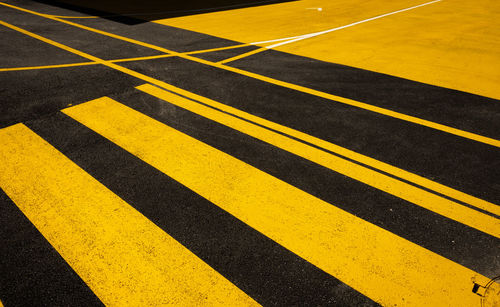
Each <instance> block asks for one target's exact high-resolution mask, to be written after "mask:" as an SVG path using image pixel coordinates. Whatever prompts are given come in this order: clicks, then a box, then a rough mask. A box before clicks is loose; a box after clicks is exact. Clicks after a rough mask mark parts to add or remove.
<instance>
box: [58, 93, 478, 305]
mask: <svg viewBox="0 0 500 307" xmlns="http://www.w3.org/2000/svg"><path fill="white" fill-rule="evenodd" d="M63 112H64V113H65V114H67V115H69V116H70V117H72V118H74V119H75V120H77V121H79V122H81V123H82V124H84V125H86V126H87V127H89V128H90V129H92V130H94V131H96V132H97V133H99V134H101V135H102V136H104V137H106V138H108V139H109V140H111V141H112V142H114V143H116V144H117V145H119V146H121V147H123V148H124V149H126V150H128V151H129V152H131V153H132V154H134V155H136V156H137V157H139V158H141V159H142V160H144V161H145V162H147V163H149V164H151V165H152V166H154V167H155V168H157V169H158V170H160V171H162V172H164V173H165V174H166V175H168V176H170V177H171V178H173V179H175V180H177V181H179V182H180V183H182V184H183V185H185V186H186V187H188V188H190V189H191V190H193V191H194V192H196V193H198V194H200V195H201V196H203V197H205V198H206V199H208V200H210V201H211V202H213V203H214V204H216V205H217V206H219V207H221V208H222V209H224V210H226V211H228V212H229V213H230V214H232V215H234V216H235V217H237V218H238V219H240V220H242V221H243V222H245V223H247V224H248V225H249V226H251V227H253V228H255V229H256V230H258V231H260V232H261V233H263V234H264V235H266V236H268V237H269V238H271V239H273V240H274V241H276V242H277V243H279V244H281V245H282V246H284V247H285V248H288V249H289V250H290V251H292V252H294V253H296V254H297V255H299V256H300V257H302V258H304V259H306V260H308V261H309V262H311V263H313V264H314V265H316V266H318V267H319V268H321V269H323V270H324V271H326V272H327V273H329V274H331V275H333V276H335V277H337V278H339V279H340V280H341V281H343V282H344V283H346V284H348V285H350V286H352V287H353V288H354V289H356V290H358V291H360V292H361V293H363V294H365V295H366V296H368V297H370V298H372V299H374V300H375V301H377V302H379V303H382V304H383V305H396V304H397V305H400V304H402V305H414V306H425V305H430V306H473V305H474V304H477V302H478V297H477V296H476V295H475V294H473V293H472V292H471V287H472V282H471V278H472V277H475V278H476V279H480V280H486V277H484V276H481V275H479V274H478V273H476V272H474V271H471V270H469V269H467V268H465V267H463V266H461V265H459V264H456V263H454V262H452V261H450V260H448V259H446V258H443V257H441V256H439V255H437V254H435V253H432V252H430V251H428V250H426V249H424V248H422V247H420V246H418V245H416V244H413V243H411V242H409V241H406V240H404V239H402V238H400V237H398V236H396V235H394V234H392V233H390V232H388V231H386V230H383V229H381V228H379V227H377V226H375V225H372V224H370V223H368V222H366V221H363V220H361V219H359V218H357V217H355V216H353V215H351V214H349V213H347V212H345V211H343V210H340V209H338V208H336V207H335V206H332V205H331V204H328V203H326V202H323V201H321V200H320V199H318V198H315V197H313V196H312V195H310V194H307V193H305V192H303V191H301V190H299V189H297V188H295V187H293V186H291V185H289V184H287V183H285V182H283V181H280V180H278V179H276V178H275V177H272V176H270V175H268V174H266V173H264V172H262V171H260V170H258V169H256V168H254V167H252V166H250V165H248V164H245V163H244V162H242V161H240V160H237V159H235V158H233V157H231V156H229V155H227V154H225V153H223V152H221V151H219V150H217V149H214V148H213V147H210V146H208V145H206V144H204V143H202V142H200V141H197V140H196V139H193V138H191V137H189V136H187V135H185V134H183V133H181V132H179V131H177V130H175V129H172V128H170V127H168V126H166V125H164V124H162V123H160V122H157V121H155V120H153V119H151V118H149V117H147V116H145V115H143V114H141V113H139V112H137V111H135V110H133V109H130V108H128V107H126V106H124V105H121V104H119V103H117V102H115V101H114V100H112V99H110V98H107V97H104V98H101V99H98V100H94V101H91V102H88V103H84V104H80V105H78V106H75V107H72V108H69V109H66V110H64V111H63Z"/></svg>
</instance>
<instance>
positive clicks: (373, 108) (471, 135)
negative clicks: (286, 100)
mask: <svg viewBox="0 0 500 307" xmlns="http://www.w3.org/2000/svg"><path fill="white" fill-rule="evenodd" d="M0 5H3V6H7V7H10V8H14V9H17V10H20V11H23V12H28V13H31V14H34V15H38V16H42V17H46V18H49V19H52V20H56V21H59V22H62V23H65V24H69V25H72V26H75V27H78V28H81V29H84V30H88V31H91V32H94V33H99V34H102V35H105V36H108V37H113V38H116V39H120V40H123V41H126V42H129V43H133V44H137V45H140V46H144V47H147V48H151V49H155V50H158V51H161V52H165V53H168V54H171V55H175V56H178V57H181V58H184V59H187V60H191V61H194V62H197V63H201V64H204V65H208V66H212V67H216V68H219V69H223V70H227V71H231V72H234V73H237V74H241V75H244V76H247V77H250V78H254V79H257V80H261V81H264V82H268V83H272V84H275V85H278V86H282V87H286V88H290V89H293V90H297V91H300V92H303V93H307V94H310V95H314V96H318V97H321V98H325V99H328V100H332V101H334V102H336V103H343V104H347V105H350V106H353V107H357V108H361V109H365V110H368V111H371V112H375V113H379V114H383V115H385V116H390V117H394V118H397V119H400V120H403V121H407V122H411V123H414V124H418V125H422V126H426V127H429V128H432V129H436V130H440V131H444V132H446V133H450V134H454V135H457V136H460V137H464V138H468V139H471V140H474V141H478V142H482V143H485V144H489V145H492V146H496V147H500V141H499V140H496V139H492V138H488V137H485V136H481V135H478V134H475V133H471V132H467V131H463V130H460V129H456V128H453V127H449V126H445V125H442V124H439V123H435V122H431V121H428V120H425V119H421V118H417V117H414V116H410V115H406V114H402V113H399V112H395V111H392V110H388V109H384V108H380V107H377V106H374V105H370V104H367V103H363V102H360V101H355V100H352V99H348V98H344V97H340V96H336V95H332V94H328V93H325V92H321V91H318V90H314V89H311V88H307V87H304V86H300V85H296V84H292V83H289V82H285V81H281V80H277V79H274V78H270V77H266V76H263V75H259V74H256V73H252V72H249V71H245V70H242V69H238V68H234V67H230V66H226V65H224V64H220V63H213V62H211V61H207V60H203V59H199V58H196V57H193V56H191V55H189V54H183V53H179V52H174V51H171V50H168V49H165V48H163V47H159V46H155V45H152V44H149V43H144V42H141V41H138V40H135V39H131V38H127V37H124V36H120V35H116V34H113V33H109V32H106V31H102V30H98V29H94V28H91V27H87V26H84V25H80V24H77V23H74V22H70V21H67V20H64V19H60V18H56V17H50V16H46V15H43V14H40V13H37V12H34V11H30V10H27V9H23V8H20V7H16V6H13V5H10V4H6V3H3V2H0ZM0 25H3V26H5V27H8V28H10V29H13V30H16V31H18V32H21V33H23V34H26V35H28V36H30V37H33V38H36V39H38V40H41V41H43V42H46V43H48V44H51V45H53V46H56V47H58V48H61V49H63V50H66V51H68V52H71V53H74V54H77V55H80V56H82V57H84V58H87V59H89V60H91V61H94V62H97V63H99V64H102V65H105V66H108V67H110V68H113V69H116V70H118V71H120V72H123V73H126V74H128V75H131V76H134V77H136V78H139V79H142V80H144V81H146V82H149V83H152V84H155V85H157V86H161V87H165V86H166V85H167V84H166V83H165V82H162V81H160V80H157V79H154V78H151V77H149V76H146V75H144V74H141V73H138V72H135V71H133V70H131V69H128V68H125V67H123V66H119V65H117V64H115V63H112V62H110V61H106V60H103V59H100V58H98V57H95V56H93V55H90V54H88V53H85V52H82V51H80V50H77V49H74V48H71V47H69V46H66V45H64V44H61V43H59V42H56V41H53V40H51V39H48V38H46V37H43V36H40V35H38V34H35V33H32V32H30V31H27V30H24V29H22V28H19V27H16V26H14V25H11V24H9V23H6V22H4V21H0Z"/></svg>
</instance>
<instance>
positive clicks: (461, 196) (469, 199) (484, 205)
mask: <svg viewBox="0 0 500 307" xmlns="http://www.w3.org/2000/svg"><path fill="white" fill-rule="evenodd" d="M0 3H1V2H0ZM0 24H1V25H4V26H6V27H9V28H12V29H14V30H17V31H19V32H21V33H24V34H26V35H29V36H31V37H34V38H37V39H39V40H42V41H44V42H47V43H49V44H52V45H54V46H57V47H59V48H61V49H64V50H67V51H69V52H72V53H75V54H77V55H80V56H82V57H85V58H87V59H90V60H92V61H95V62H96V63H99V64H102V65H105V66H108V67H110V68H113V69H116V70H118V71H120V72H122V73H125V74H128V75H131V76H133V77H136V78H139V79H141V80H144V81H146V82H150V83H152V84H155V85H157V86H160V87H162V88H165V89H168V90H173V91H177V92H179V91H181V93H182V94H183V95H187V96H188V97H191V98H193V97H194V99H197V100H200V101H203V102H205V103H208V104H209V105H210V104H213V101H212V100H209V99H206V98H204V97H201V96H199V95H195V94H192V93H189V92H187V91H183V90H181V89H178V88H175V87H173V86H171V85H170V84H168V83H165V82H163V81H160V80H157V79H154V78H151V77H149V76H146V75H144V74H141V73H138V72H136V71H133V70H131V69H128V68H125V67H123V66H120V65H117V64H114V63H111V62H109V61H105V60H102V59H100V58H97V57H94V56H92V55H89V54H86V53H84V52H81V51H78V50H76V49H73V48H71V47H68V46H65V45H63V44H60V43H57V42H54V41H52V40H50V39H47V38H44V37H42V36H39V35H37V34H34V33H31V32H29V31H26V30H23V29H21V28H18V27H16V26H13V25H10V24H8V23H5V22H3V21H0ZM326 95H329V94H326ZM217 107H218V108H221V109H222V110H229V112H231V113H233V112H234V113H235V114H237V115H238V116H240V114H243V117H244V118H245V117H249V116H248V114H246V113H244V112H241V111H239V110H236V109H234V108H231V107H229V106H224V105H222V104H217ZM391 112H392V111H391ZM250 117H251V120H252V121H255V122H258V123H260V124H262V123H263V125H264V126H268V125H269V124H271V126H272V128H273V129H276V130H278V131H283V130H284V131H283V132H284V133H286V134H289V135H292V136H294V137H297V138H299V139H305V140H307V142H309V143H312V144H316V145H318V146H320V147H323V148H325V149H328V150H331V151H333V152H338V153H339V154H341V155H344V156H346V157H350V158H352V159H354V160H357V161H362V163H364V164H367V165H373V166H374V167H375V168H378V169H381V170H383V171H385V172H387V173H389V174H395V175H396V176H398V177H400V178H403V179H405V180H409V181H411V182H415V183H417V184H419V185H421V186H424V187H427V188H429V189H432V190H435V191H438V192H439V193H442V194H444V195H449V196H451V197H453V198H455V199H457V200H461V201H463V202H466V203H469V204H472V205H473V206H476V207H478V208H481V209H485V210H486V211H490V212H498V211H497V210H498V209H495V208H496V205H495V204H491V203H489V202H486V201H484V200H481V199H478V198H476V197H473V196H470V195H467V194H465V193H462V192H460V191H457V190H454V189H451V188H449V187H446V186H444V185H441V184H439V183H435V182H433V181H431V180H428V179H426V178H423V177H421V176H418V175H415V174H412V173H410V172H406V171H404V170H401V169H399V168H396V167H393V166H391V165H388V164H385V163H382V162H380V161H377V160H375V159H372V158H369V157H366V156H363V155H360V154H358V153H355V152H353V151H350V150H346V149H345V148H342V147H340V146H336V145H334V144H331V143H328V142H326V141H323V140H320V139H317V138H314V137H311V136H308V135H307V134H304V133H301V132H298V131H295V130H293V129H289V128H287V127H283V126H280V125H278V124H273V123H270V122H269V121H266V120H264V119H259V118H257V117H255V116H250ZM489 140H490V141H491V142H490V141H487V142H486V143H488V142H489V143H490V144H491V145H494V146H497V145H495V144H496V143H498V145H499V146H500V141H497V140H493V139H489ZM492 142H493V143H492Z"/></svg>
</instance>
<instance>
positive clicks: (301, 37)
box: [251, 0, 442, 49]
mask: <svg viewBox="0 0 500 307" xmlns="http://www.w3.org/2000/svg"><path fill="white" fill-rule="evenodd" d="M441 1H442V0H434V1H431V2H426V3H423V4H419V5H415V6H412V7H409V8H406V9H402V10H397V11H394V12H391V13H386V14H383V15H379V16H375V17H372V18H368V19H365V20H361V21H357V22H354V23H350V24H348V25H345V26H340V27H336V28H332V29H328V30H324V31H320V32H314V33H309V34H304V35H298V36H291V37H285V38H278V39H273V40H267V41H261V42H254V43H251V44H252V45H260V44H265V43H272V42H279V41H285V42H282V43H278V44H274V45H271V46H266V48H268V49H272V48H276V47H279V46H283V45H286V44H290V43H294V42H298V41H300V40H304V39H307V38H311V37H315V36H319V35H323V34H326V33H330V32H334V31H338V30H342V29H345V28H349V27H352V26H356V25H359V24H362V23H365V22H369V21H372V20H376V19H380V18H383V17H387V16H390V15H394V14H398V13H402V12H406V11H409V10H413V9H416V8H419V7H422V6H426V5H429V4H433V3H436V2H441Z"/></svg>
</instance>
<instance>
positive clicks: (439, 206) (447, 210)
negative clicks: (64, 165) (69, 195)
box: [137, 84, 500, 238]
mask: <svg viewBox="0 0 500 307" xmlns="http://www.w3.org/2000/svg"><path fill="white" fill-rule="evenodd" d="M137 88H138V89H139V90H141V91H144V92H146V93H148V94H150V95H153V96H156V97H158V98H160V99H163V100H165V101H168V102H170V103H172V104H174V105H177V106H179V107H181V108H184V109H187V110H189V111H191V112H193V113H196V114H198V115H201V116H203V117H206V118H209V119H211V120H213V121H216V122H218V123H221V124H223V125H225V126H228V127H231V128H233V129H235V130H238V131H241V132H243V133H245V134H248V135H250V136H252V137H255V138H257V139H259V140H262V141H264V142H267V143H269V144H271V145H274V146H276V147H279V148H281V149H283V150H286V151H288V152H291V153H293V154H295V155H298V156H300V157H303V158H305V159H308V160H310V161H312V162H314V163H317V164H319V165H322V166H324V167H326V168H329V169H331V170H333V171H335V172H338V173H341V174H344V175H346V176H348V177H351V178H353V179H355V180H358V181H360V182H363V183H365V184H368V185H370V186H372V187H374V188H376V189H379V190H382V191H384V192H387V193H389V194H392V195H394V196H396V197H399V198H402V199H404V200H407V201H409V202H411V203H414V204H416V205H418V206H421V207H423V208H426V209H428V210H431V211H434V212H436V213H438V214H441V215H443V216H445V217H447V218H450V219H453V220H455V221H458V222H460V223H462V224H465V225H468V226H470V227H473V228H476V229H478V230H481V231H483V232H485V233H487V234H490V235H492V236H495V237H497V238H500V220H499V219H496V218H494V217H492V216H489V215H486V214H483V213H481V212H479V211H476V210H473V209H471V208H468V207H465V206H463V205H460V204H458V203H456V202H453V201H451V200H448V199H446V198H443V197H440V196H437V195H435V194H433V193H430V192H427V191H425V190H422V189H420V188H417V187H415V186H412V185H410V184H407V183H405V182H403V181H399V180H397V179H394V178H392V177H389V176H387V175H384V174H381V173H378V172H376V171H373V170H371V169H369V168H366V167H363V166H360V165H358V164H355V163H352V162H350V161H347V160H344V159H342V158H339V157H337V156H335V155H331V154H329V153H326V152H324V151H322V150H319V149H317V148H315V147H312V146H309V145H306V144H304V143H302V142H299V141H296V140H293V139H291V138H288V137H286V136H283V135H281V134H279V133H276V132H273V131H271V130H267V129H265V128H262V127H260V126H257V125H254V124H252V123H249V122H247V121H245V120H241V119H239V118H236V117H233V116H230V115H228V114H226V113H223V112H220V111H216V110H214V109H212V108H209V107H206V106H203V105H201V104H199V103H196V102H194V101H192V100H188V99H186V98H183V97H181V96H179V95H176V94H172V93H170V92H167V91H164V90H162V89H159V88H157V87H154V86H152V85H149V84H146V85H142V86H139V87H137ZM494 209H498V207H496V208H494Z"/></svg>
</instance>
